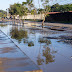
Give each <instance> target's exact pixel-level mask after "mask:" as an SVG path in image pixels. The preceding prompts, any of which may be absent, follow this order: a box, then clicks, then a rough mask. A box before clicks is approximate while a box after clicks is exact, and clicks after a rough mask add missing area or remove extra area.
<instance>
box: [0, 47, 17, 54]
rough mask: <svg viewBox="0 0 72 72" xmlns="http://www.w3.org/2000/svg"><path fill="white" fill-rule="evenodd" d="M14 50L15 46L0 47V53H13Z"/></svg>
mask: <svg viewBox="0 0 72 72" xmlns="http://www.w3.org/2000/svg"><path fill="white" fill-rule="evenodd" d="M14 52H17V51H16V49H15V48H10V47H5V48H0V54H2V53H3V54H4V53H14Z"/></svg>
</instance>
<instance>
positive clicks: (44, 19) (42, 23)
mask: <svg viewBox="0 0 72 72" xmlns="http://www.w3.org/2000/svg"><path fill="white" fill-rule="evenodd" d="M44 21H45V16H44V19H43V21H42V28H43V26H44Z"/></svg>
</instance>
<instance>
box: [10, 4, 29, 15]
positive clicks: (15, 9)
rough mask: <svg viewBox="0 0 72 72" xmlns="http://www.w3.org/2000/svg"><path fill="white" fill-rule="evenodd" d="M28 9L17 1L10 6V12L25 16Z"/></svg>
mask: <svg viewBox="0 0 72 72" xmlns="http://www.w3.org/2000/svg"><path fill="white" fill-rule="evenodd" d="M27 11H28V9H27V8H26V7H25V6H23V5H22V4H19V3H17V4H16V3H15V4H13V5H10V8H9V13H10V14H11V15H19V16H23V15H26V14H27Z"/></svg>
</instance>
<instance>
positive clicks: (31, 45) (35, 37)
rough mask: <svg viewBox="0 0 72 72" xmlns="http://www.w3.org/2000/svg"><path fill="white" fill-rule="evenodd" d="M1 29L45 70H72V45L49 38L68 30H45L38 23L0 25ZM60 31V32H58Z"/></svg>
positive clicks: (55, 71) (61, 71) (71, 71)
mask: <svg viewBox="0 0 72 72" xmlns="http://www.w3.org/2000/svg"><path fill="white" fill-rule="evenodd" d="M0 29H1V30H2V31H3V32H4V33H5V34H6V35H7V36H8V37H9V38H11V39H12V41H13V42H14V43H15V44H16V45H17V46H19V47H20V49H21V50H22V51H23V52H24V53H25V54H26V55H27V56H28V57H29V58H30V59H31V60H32V61H33V62H34V63H35V64H37V65H38V66H39V67H40V69H42V70H43V72H72V59H71V56H72V45H71V44H68V43H65V42H64V41H62V40H60V39H57V38H47V37H51V36H55V37H56V36H57V37H59V36H58V35H59V34H60V35H61V34H63V35H64V34H67V33H66V32H65V33H64V32H62V33H61V31H60V32H59V31H54V30H50V29H48V31H47V29H46V31H45V30H43V29H42V28H40V27H39V26H38V25H37V24H36V25H32V24H26V25H25V26H21V25H19V26H17V25H0ZM58 33H59V34H58Z"/></svg>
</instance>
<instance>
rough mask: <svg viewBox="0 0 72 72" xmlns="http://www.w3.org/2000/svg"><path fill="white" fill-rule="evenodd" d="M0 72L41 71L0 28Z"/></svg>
mask: <svg viewBox="0 0 72 72" xmlns="http://www.w3.org/2000/svg"><path fill="white" fill-rule="evenodd" d="M36 70H37V71H36ZM0 72H42V71H41V70H40V69H39V67H38V66H37V65H36V64H35V63H34V62H33V61H31V59H30V58H29V57H28V56H27V55H26V54H25V53H24V52H22V51H21V49H19V47H17V46H16V45H15V44H14V43H13V41H12V40H10V39H9V38H8V37H7V36H6V35H5V34H4V33H3V32H2V31H1V30H0Z"/></svg>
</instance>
